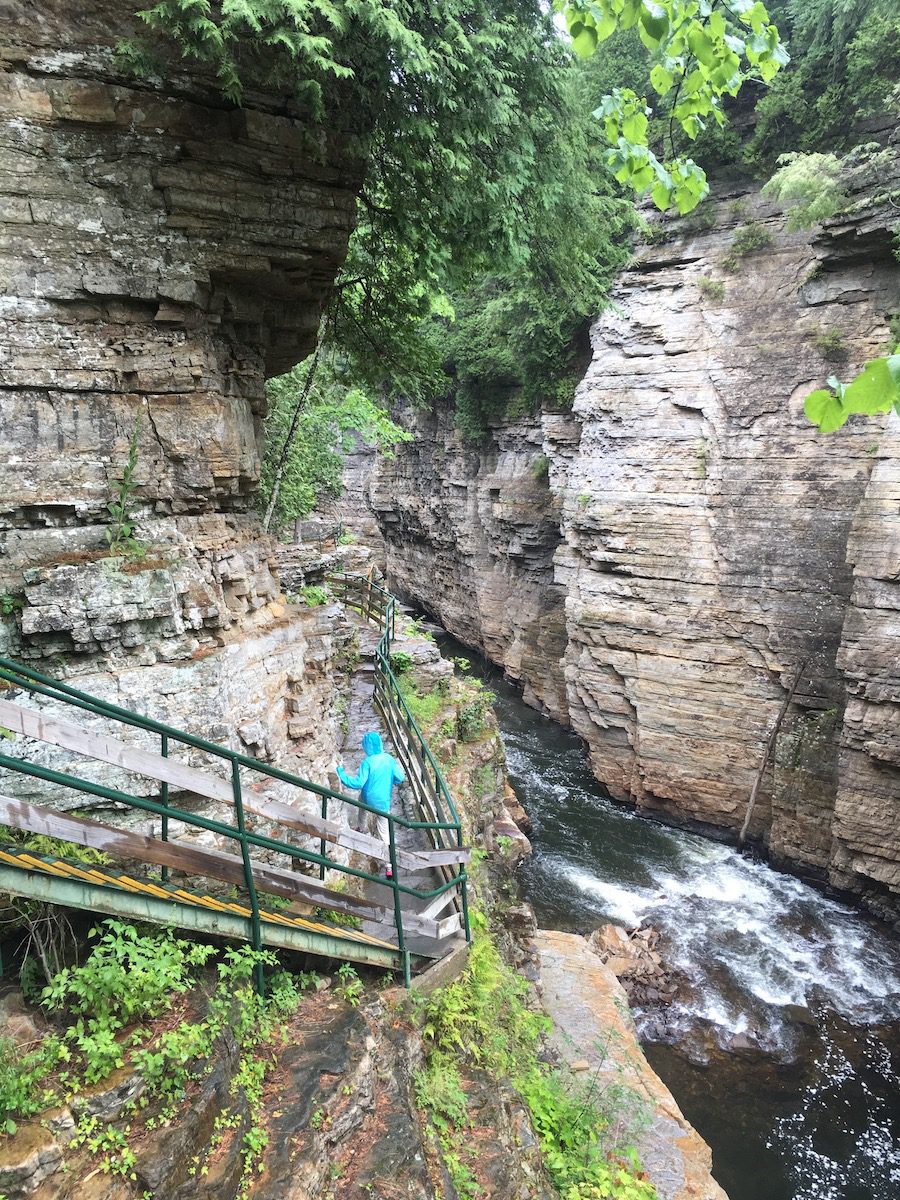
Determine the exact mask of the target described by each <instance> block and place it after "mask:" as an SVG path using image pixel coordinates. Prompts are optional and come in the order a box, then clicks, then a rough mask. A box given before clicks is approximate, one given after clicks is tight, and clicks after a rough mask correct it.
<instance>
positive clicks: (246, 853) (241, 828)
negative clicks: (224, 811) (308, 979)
mask: <svg viewBox="0 0 900 1200" xmlns="http://www.w3.org/2000/svg"><path fill="white" fill-rule="evenodd" d="M231 791H232V794H233V796H234V813H235V817H236V819H237V827H238V834H239V835H240V841H241V857H242V858H243V860H244V881H245V883H246V885H247V892H248V893H249V895H250V911H251V917H250V924H251V929H252V932H253V949H254V950H256V951H257V952H259V951H260V950H262V948H263V947H262V927H261V925H260V920H259V897H258V896H257V894H256V884H255V882H254V880H253V866H252V864H251V862H250V847H249V845H248V844H247V827H246V825H245V823H244V801H243V797H242V796H241V769H240V766H239V765H238V762H237V759H234V758H233V759H232V760H231ZM256 990H257V991H258V992H259V994H260V995H261V996H263V995H265V991H266V981H265V976H264V975H263V966H262V963H261V962H258V963H257V964H256Z"/></svg>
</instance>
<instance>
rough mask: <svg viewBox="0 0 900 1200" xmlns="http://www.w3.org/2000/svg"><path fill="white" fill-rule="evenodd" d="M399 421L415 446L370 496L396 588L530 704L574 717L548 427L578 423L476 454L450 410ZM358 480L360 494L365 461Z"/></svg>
mask: <svg viewBox="0 0 900 1200" xmlns="http://www.w3.org/2000/svg"><path fill="white" fill-rule="evenodd" d="M402 419H403V420H404V422H405V424H406V425H407V426H408V427H409V428H411V429H412V430H413V431H414V434H415V437H414V440H413V441H412V442H409V443H407V444H404V445H401V446H400V447H398V452H397V455H396V457H395V458H394V459H388V460H385V461H382V462H381V463H380V465H379V467H378V470H377V472H376V473H375V474H374V475H373V477H372V479H371V480H370V484H369V489H368V502H369V504H370V506H371V508H372V510H374V512H375V514H376V516H377V517H378V518H379V524H380V527H381V532H382V534H383V538H384V554H385V561H386V567H387V574H388V578H389V580H390V582H391V586H392V588H393V589H394V590H395V591H398V592H399V593H400V594H401V595H406V596H408V597H410V598H411V599H413V600H415V601H416V602H418V603H419V604H422V605H424V606H425V607H426V608H428V609H429V610H430V611H431V612H433V613H434V614H435V615H436V616H437V617H438V618H439V620H440V621H441V622H442V624H443V625H445V626H446V628H447V629H449V630H451V631H452V632H453V633H454V634H456V636H457V637H459V638H461V639H462V640H463V641H464V642H467V643H468V644H469V645H472V646H477V647H478V648H479V649H480V650H481V651H482V652H483V653H484V654H486V655H487V657H488V658H490V659H492V660H493V661H494V662H497V663H500V664H502V665H503V667H504V668H505V669H506V671H507V673H508V674H509V675H510V677H511V678H512V679H515V680H517V681H518V682H520V683H521V684H522V685H523V686H524V688H525V693H526V698H527V699H528V701H529V703H532V704H535V705H536V706H538V707H542V708H545V709H546V710H547V711H548V712H549V713H550V714H551V715H552V716H554V717H556V718H557V719H559V720H565V719H566V711H567V701H566V686H565V680H564V678H563V672H562V658H563V654H564V651H565V645H566V638H565V618H564V607H563V601H564V596H563V593H562V591H561V590H560V588H559V587H558V585H557V584H556V583H555V582H554V578H553V555H554V552H555V551H556V548H557V546H558V545H559V542H560V514H561V504H560V497H559V496H558V495H556V494H554V492H553V491H551V488H550V485H549V480H548V469H549V464H548V461H547V458H546V456H545V454H544V441H545V436H546V435H545V430H544V425H545V424H546V423H550V424H552V425H553V427H554V429H555V430H556V431H557V436H558V437H560V438H561V437H562V436H563V435H564V431H566V430H570V429H573V428H574V427H573V423H572V422H571V420H569V419H568V418H553V417H544V418H543V419H542V418H540V417H537V418H534V419H532V420H522V421H518V422H515V423H511V424H508V425H499V426H496V427H495V428H494V429H492V430H491V435H490V437H489V438H488V439H486V440H485V442H484V443H483V444H480V445H477V446H476V445H474V444H473V443H471V442H467V441H466V440H465V439H464V438H462V437H461V435H460V434H459V432H458V431H457V430H456V429H455V427H454V424H453V418H452V415H451V414H450V413H448V412H446V411H438V412H437V413H432V414H425V413H421V412H416V411H410V412H408V413H406V414H404V416H403V418H402ZM370 462H371V456H370ZM353 473H354V483H355V491H354V495H356V496H358V495H360V494H361V493H360V488H359V484H358V483H356V478H357V476H358V474H359V466H358V462H357V461H356V459H354V460H353ZM358 508H359V504H358V502H357V505H356V509H358ZM351 519H352V520H353V522H354V525H356V524H358V518H357V517H356V516H355V515H354V516H353V517H352V518H351Z"/></svg>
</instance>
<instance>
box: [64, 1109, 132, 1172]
mask: <svg viewBox="0 0 900 1200" xmlns="http://www.w3.org/2000/svg"><path fill="white" fill-rule="evenodd" d="M130 1132H131V1126H130V1125H127V1126H126V1127H125V1128H124V1129H117V1128H116V1127H115V1126H114V1125H107V1124H106V1122H105V1121H104V1120H103V1119H102V1118H101V1117H96V1116H91V1114H90V1113H84V1114H83V1115H82V1117H81V1118H80V1120H79V1122H78V1124H77V1125H76V1126H75V1132H74V1133H73V1135H72V1140H71V1142H70V1143H69V1144H70V1145H71V1146H72V1148H73V1149H76V1150H77V1149H80V1148H81V1147H84V1149H86V1150H87V1151H88V1152H89V1153H90V1154H93V1155H96V1156H97V1157H99V1158H100V1170H101V1171H102V1172H103V1174H104V1175H118V1176H119V1177H120V1178H122V1179H129V1180H135V1179H137V1174H136V1173H135V1170H134V1168H135V1165H136V1163H137V1157H136V1155H135V1153H134V1151H133V1150H131V1149H130V1148H129V1145H128V1134H129V1133H130Z"/></svg>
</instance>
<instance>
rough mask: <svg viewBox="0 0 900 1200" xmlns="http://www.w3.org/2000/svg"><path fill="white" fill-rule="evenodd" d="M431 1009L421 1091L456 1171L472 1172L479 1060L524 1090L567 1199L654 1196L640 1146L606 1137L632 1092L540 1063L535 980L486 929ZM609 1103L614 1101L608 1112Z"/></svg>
mask: <svg viewBox="0 0 900 1200" xmlns="http://www.w3.org/2000/svg"><path fill="white" fill-rule="evenodd" d="M475 924H476V926H478V925H479V924H480V925H482V926H483V922H477V921H476V922H475ZM423 1009H424V1013H423V1029H422V1032H423V1037H424V1039H425V1041H426V1046H427V1047H428V1055H427V1061H426V1066H425V1068H424V1069H423V1070H421V1071H419V1072H418V1073H417V1075H416V1079H415V1083H416V1097H417V1101H418V1103H419V1104H420V1105H421V1106H422V1107H423V1108H425V1109H426V1111H427V1112H428V1114H429V1116H430V1118H431V1121H432V1124H433V1127H434V1129H435V1131H436V1134H437V1137H438V1140H439V1143H440V1145H441V1148H442V1151H443V1157H444V1161H445V1162H446V1163H448V1168H450V1169H451V1170H458V1169H459V1168H460V1167H462V1168H466V1170H468V1168H467V1167H466V1163H465V1162H464V1159H463V1151H462V1147H463V1146H464V1145H465V1134H464V1131H465V1127H466V1126H467V1125H468V1124H469V1115H468V1104H467V1098H466V1093H465V1088H464V1083H463V1079H462V1074H461V1068H464V1067H465V1066H466V1065H468V1064H471V1065H473V1066H477V1067H480V1068H481V1069H483V1070H484V1071H486V1072H487V1073H488V1074H489V1075H491V1076H493V1077H495V1078H498V1077H499V1078H503V1077H505V1078H508V1079H510V1080H511V1082H512V1083H513V1085H514V1086H515V1088H516V1089H517V1090H518V1091H519V1093H520V1095H521V1096H522V1099H523V1100H524V1101H525V1103H526V1105H527V1106H528V1110H529V1112H530V1114H531V1119H532V1122H533V1124H534V1127H535V1131H536V1133H537V1134H538V1138H539V1141H540V1146H541V1154H542V1157H543V1160H544V1163H545V1165H546V1167H547V1170H548V1172H549V1174H550V1177H551V1179H552V1181H553V1183H554V1186H555V1187H556V1188H557V1190H558V1191H559V1194H560V1195H561V1196H565V1197H567V1198H569V1200H601V1197H614V1198H616V1200H652V1198H653V1196H654V1195H655V1192H654V1189H653V1188H652V1186H651V1185H650V1184H648V1183H646V1182H645V1181H644V1180H643V1179H642V1178H641V1177H640V1171H639V1167H638V1165H637V1162H636V1159H634V1157H633V1152H631V1153H629V1152H625V1156H624V1157H620V1156H619V1155H617V1153H616V1151H617V1150H618V1147H616V1146H613V1145H609V1144H608V1143H606V1142H605V1141H604V1131H605V1130H607V1129H609V1128H610V1127H611V1126H612V1124H613V1122H614V1118H615V1117H616V1116H618V1115H619V1114H620V1112H621V1107H622V1104H623V1102H624V1101H625V1098H624V1096H623V1094H622V1093H621V1092H620V1091H616V1092H615V1094H612V1093H611V1092H607V1093H603V1092H602V1089H597V1088H596V1086H595V1084H594V1083H593V1081H589V1082H588V1083H587V1084H579V1083H577V1082H576V1081H575V1080H574V1079H573V1078H572V1076H571V1075H569V1074H567V1073H565V1072H563V1071H551V1070H548V1069H547V1067H546V1066H545V1064H544V1063H542V1062H541V1061H540V1060H539V1058H538V1053H539V1050H540V1047H541V1038H542V1036H543V1035H544V1034H546V1033H547V1032H549V1030H550V1022H549V1020H548V1018H547V1017H546V1016H544V1015H543V1014H542V1013H539V1012H535V1011H534V1009H533V1008H531V1007H530V1006H529V1004H528V985H527V983H526V982H525V980H524V979H523V978H522V977H521V976H519V975H517V974H516V973H515V972H514V971H512V970H511V969H510V968H509V967H507V966H506V964H505V963H504V962H503V960H502V959H501V957H500V955H499V953H498V951H497V948H496V946H495V945H494V943H493V942H492V940H491V938H490V937H489V936H488V934H487V933H486V932H485V930H484V929H483V927H482V928H479V929H477V932H476V933H475V936H474V938H473V941H472V947H471V951H470V955H469V961H468V964H467V966H466V970H465V971H464V972H463V974H462V976H461V977H460V978H459V979H458V980H457V981H456V982H454V983H452V984H450V985H449V986H448V987H445V988H443V989H441V990H440V991H438V992H436V993H435V994H434V996H432V997H431V998H430V999H429V1000H427V1001H425V1002H424V1004H423ZM600 1101H603V1102H605V1103H606V1104H607V1105H608V1106H609V1107H608V1108H607V1110H606V1111H604V1110H603V1108H602V1107H601V1104H600ZM628 1102H629V1103H630V1101H628ZM469 1174H471V1173H470V1172H469Z"/></svg>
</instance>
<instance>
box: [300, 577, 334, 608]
mask: <svg viewBox="0 0 900 1200" xmlns="http://www.w3.org/2000/svg"><path fill="white" fill-rule="evenodd" d="M291 599H292V600H293V601H294V603H295V604H296V603H303V604H306V605H307V606H308V607H309V608H321V606H322V605H323V604H327V603H328V602H329V601H330V600H331V592H330V591H329V590H328V588H327V587H325V586H324V585H322V584H315V583H308V584H307V585H306V587H302V588H301V589H300V591H299V592H297V593H296V594H295V595H294V596H292V597H291Z"/></svg>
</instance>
